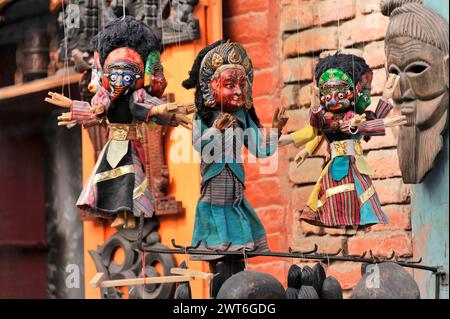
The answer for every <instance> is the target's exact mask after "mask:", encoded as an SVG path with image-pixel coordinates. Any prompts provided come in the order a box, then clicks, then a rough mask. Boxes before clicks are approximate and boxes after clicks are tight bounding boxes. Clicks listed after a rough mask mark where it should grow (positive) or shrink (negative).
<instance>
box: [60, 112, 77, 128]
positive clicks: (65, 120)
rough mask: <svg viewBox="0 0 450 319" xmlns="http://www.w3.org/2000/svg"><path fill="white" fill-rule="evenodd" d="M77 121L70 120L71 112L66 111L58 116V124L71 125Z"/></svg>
mask: <svg viewBox="0 0 450 319" xmlns="http://www.w3.org/2000/svg"><path fill="white" fill-rule="evenodd" d="M76 123H77V121H75V120H72V113H71V112H66V113H63V114H61V115H60V116H58V126H62V125H65V126H71V125H75V124H76Z"/></svg>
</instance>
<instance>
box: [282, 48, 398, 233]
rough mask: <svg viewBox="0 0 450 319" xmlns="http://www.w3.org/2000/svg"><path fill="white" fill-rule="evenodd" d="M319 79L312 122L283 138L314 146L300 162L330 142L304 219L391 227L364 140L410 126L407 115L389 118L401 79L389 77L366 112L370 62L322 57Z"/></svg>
mask: <svg viewBox="0 0 450 319" xmlns="http://www.w3.org/2000/svg"><path fill="white" fill-rule="evenodd" d="M315 80H316V83H317V85H318V88H317V89H316V88H315V89H314V94H313V99H312V101H311V115H310V124H309V125H308V126H307V127H306V128H304V129H302V130H299V131H297V132H294V133H292V134H289V135H282V136H281V138H280V145H286V144H289V143H294V145H295V146H297V147H300V146H302V145H304V144H306V143H308V144H311V145H309V146H308V144H307V147H306V152H307V153H306V154H305V153H301V155H300V156H299V157H298V158H297V159H296V160H297V161H298V163H301V162H302V161H303V160H304V158H305V157H306V156H307V155H310V154H311V153H312V152H313V151H314V150H315V148H316V147H317V146H318V144H320V142H321V140H322V138H324V139H325V140H326V141H327V143H328V152H329V153H330V155H331V160H330V161H329V162H328V163H327V165H326V166H325V168H324V169H323V171H322V173H321V175H320V177H319V180H318V181H317V183H316V185H315V187H314V188H313V192H312V194H311V196H310V198H309V200H308V203H307V205H306V207H305V209H303V211H302V213H301V216H300V218H301V220H304V221H306V222H308V223H311V224H315V225H319V226H325V227H346V226H361V227H367V226H370V225H374V224H378V223H387V222H388V218H387V216H386V215H385V214H384V213H383V211H382V209H381V203H380V200H379V198H378V195H377V193H376V191H375V189H374V187H373V184H372V181H371V179H370V175H372V170H371V168H370V167H369V166H368V164H367V162H366V160H365V159H364V156H363V151H362V146H361V140H362V139H364V140H365V141H368V140H369V139H370V137H371V136H382V135H385V128H386V127H390V126H398V125H404V124H406V118H405V117H404V116H393V117H390V118H385V117H386V115H387V114H388V113H389V112H390V111H391V110H392V105H391V104H390V103H388V102H387V100H388V98H389V97H390V96H391V95H392V90H393V86H395V85H396V83H397V82H398V78H393V77H390V78H389V80H388V81H387V83H386V90H385V92H384V94H383V98H382V99H380V101H379V103H378V105H377V108H376V110H375V112H372V111H368V110H366V109H367V107H368V106H369V105H370V103H371V99H370V90H371V81H372V71H371V69H370V68H369V66H368V65H367V64H366V62H365V61H364V59H362V58H360V57H357V56H355V55H351V54H341V53H336V54H335V55H332V56H328V57H326V58H323V59H320V61H319V63H318V64H317V66H316V70H315Z"/></svg>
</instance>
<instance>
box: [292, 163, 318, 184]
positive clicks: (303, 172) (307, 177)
mask: <svg viewBox="0 0 450 319" xmlns="http://www.w3.org/2000/svg"><path fill="white" fill-rule="evenodd" d="M323 164H324V160H323V158H321V157H312V158H307V159H306V160H305V161H304V162H303V164H302V165H301V166H300V167H299V168H297V167H296V164H295V162H291V163H290V164H289V172H288V174H289V180H290V181H291V182H292V183H294V184H298V185H303V184H311V183H315V182H316V181H317V179H318V178H319V176H320V173H321V172H322V168H323Z"/></svg>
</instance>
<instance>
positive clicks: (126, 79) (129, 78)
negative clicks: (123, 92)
mask: <svg viewBox="0 0 450 319" xmlns="http://www.w3.org/2000/svg"><path fill="white" fill-rule="evenodd" d="M123 79H124V80H125V81H126V82H129V81H131V76H129V75H125V76H124V77H123Z"/></svg>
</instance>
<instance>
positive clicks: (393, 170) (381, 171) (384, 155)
mask: <svg viewBox="0 0 450 319" xmlns="http://www.w3.org/2000/svg"><path fill="white" fill-rule="evenodd" d="M366 159H367V163H368V164H369V166H370V167H371V168H372V170H373V175H372V176H371V177H372V178H374V179H380V178H390V177H398V176H402V172H401V171H400V165H399V162H398V156H397V150H395V149H389V150H378V151H370V152H369V154H367V157H366Z"/></svg>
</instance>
